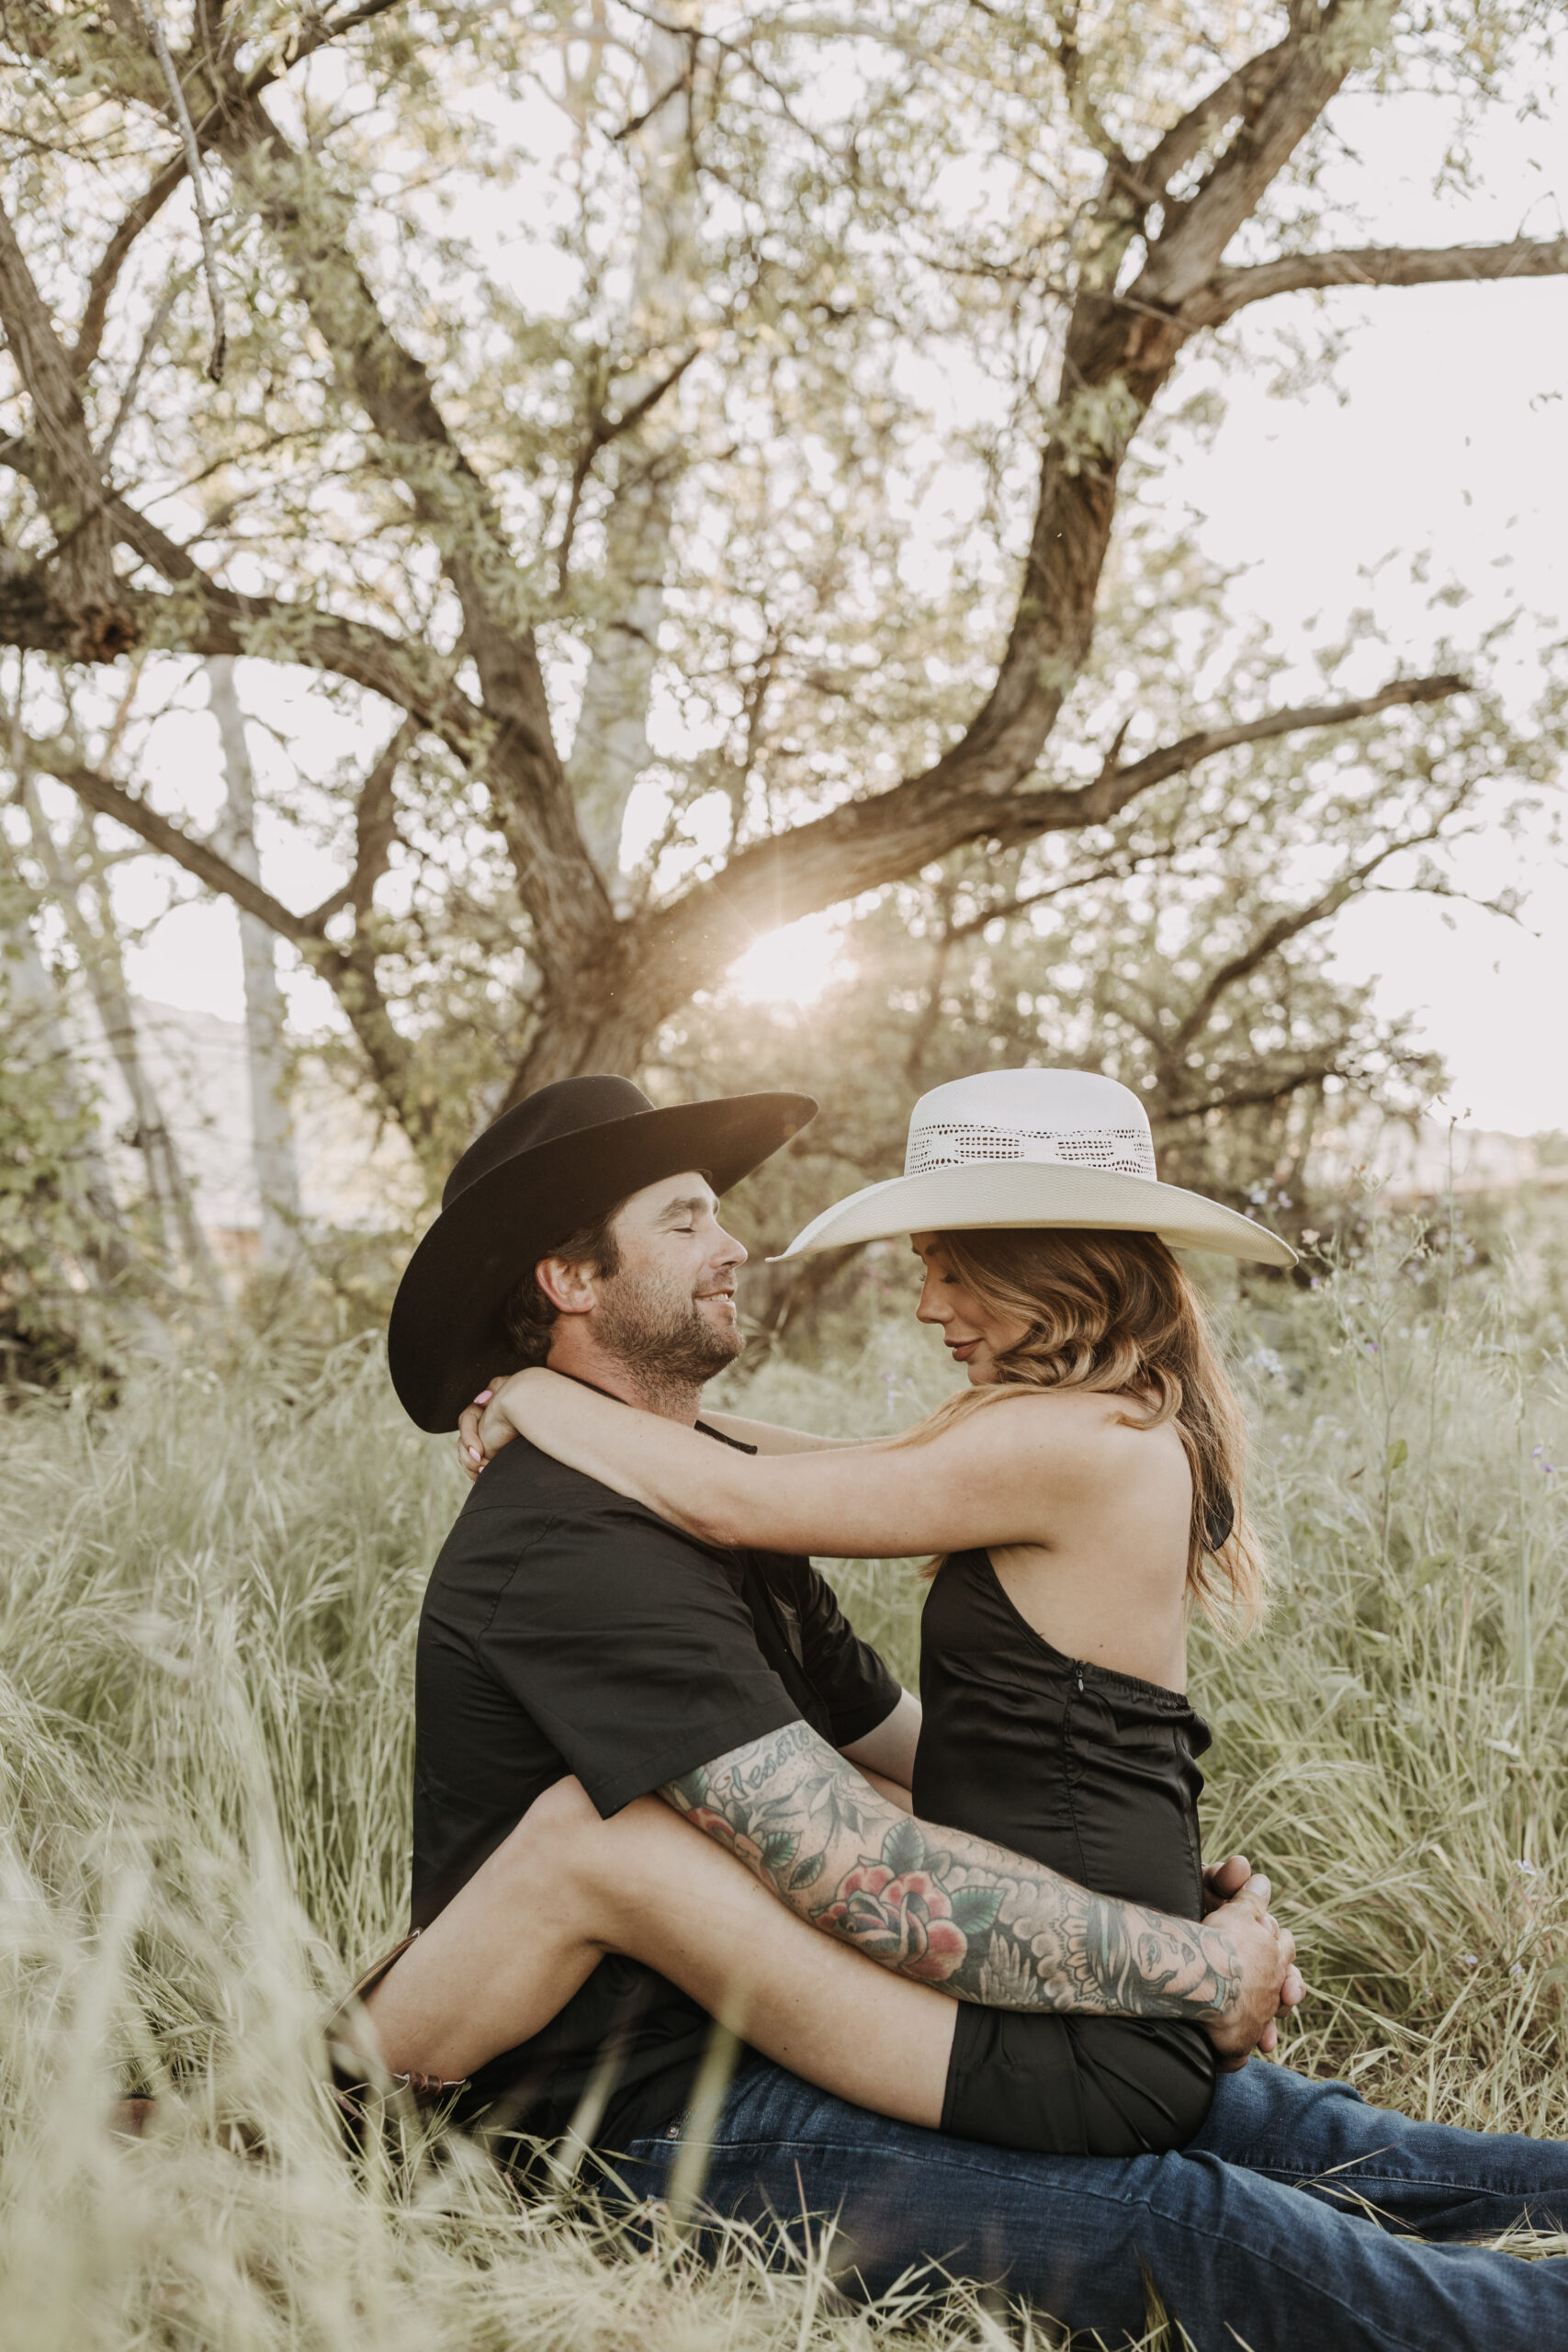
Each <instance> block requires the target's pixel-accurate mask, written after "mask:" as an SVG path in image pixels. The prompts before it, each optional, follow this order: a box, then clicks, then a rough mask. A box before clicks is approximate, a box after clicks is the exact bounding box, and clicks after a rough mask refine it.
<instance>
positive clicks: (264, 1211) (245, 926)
mask: <svg viewBox="0 0 1568 2352" xmlns="http://www.w3.org/2000/svg"><path fill="white" fill-rule="evenodd" d="M207 691H208V700H209V707H210V708H211V711H212V715H213V717H214V718H216V719H217V721H218V733H219V737H220V741H221V742H222V746H223V775H224V781H225V784H226V786H227V794H226V798H225V801H224V809H223V821H222V824H221V826H220V838H221V843H222V848H223V854H224V855H225V856H226V857H227V858H228V860H229V862H230V864H231V865H236V866H238V867H239V869H240V871H241V873H242V874H247V875H249V876H250V877H251V879H252V881H254V882H259V881H260V879H261V866H260V862H259V860H258V858H257V855H256V826H255V775H254V770H253V769H252V766H251V754H250V747H249V745H248V744H247V742H246V741H245V716H244V713H243V710H242V709H241V707H240V697H239V694H238V691H237V689H236V687H235V684H234V662H233V658H232V656H231V655H230V654H217V655H214V657H213V658H212V659H211V660H210V661H209V662H208V664H207ZM240 948H241V954H242V956H243V960H244V970H245V1048H246V1052H245V1061H246V1068H247V1070H248V1073H249V1079H250V1099H251V1148H252V1154H253V1159H254V1167H255V1177H256V1191H257V1193H259V1194H260V1196H261V1262H262V1264H263V1265H264V1266H285V1265H288V1263H289V1261H291V1260H292V1259H293V1258H294V1257H296V1256H297V1255H298V1252H299V1214H300V1211H299V1161H298V1159H297V1158H296V1156H295V1150H294V1124H293V1120H292V1118H291V1116H290V1114H289V1107H288V1055H287V1050H286V1046H285V1043H284V1026H283V999H282V996H281V994H280V992H279V989H278V985H277V967H276V963H275V962H274V960H273V956H274V940H273V934H272V933H271V932H270V931H269V930H268V929H267V927H266V925H265V923H264V922H257V920H256V918H255V917H254V915H247V914H242V915H241V917H240Z"/></svg>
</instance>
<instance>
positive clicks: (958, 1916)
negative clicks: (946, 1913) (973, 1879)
mask: <svg viewBox="0 0 1568 2352" xmlns="http://www.w3.org/2000/svg"><path fill="white" fill-rule="evenodd" d="M948 1900H949V1901H950V1902H951V1903H952V1905H953V1921H954V1923H955V1925H957V1926H958V1927H960V1928H963V1930H964V1934H965V1935H966V1936H984V1935H987V1934H988V1933H989V1932H990V1930H991V1929H992V1928H994V1927H995V1926H996V1924H997V1913H998V1911H999V1910H1000V1909H1001V1907H1002V1891H1001V1888H1000V1887H999V1886H963V1887H960V1888H959V1890H958V1893H957V1894H953V1895H950V1896H949V1898H948Z"/></svg>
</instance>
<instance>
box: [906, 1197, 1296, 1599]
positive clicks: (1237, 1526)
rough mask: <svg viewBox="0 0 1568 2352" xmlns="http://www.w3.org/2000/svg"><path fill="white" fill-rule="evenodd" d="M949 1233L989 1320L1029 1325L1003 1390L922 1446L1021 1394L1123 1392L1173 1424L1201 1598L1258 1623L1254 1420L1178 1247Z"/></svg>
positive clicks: (953, 1405)
mask: <svg viewBox="0 0 1568 2352" xmlns="http://www.w3.org/2000/svg"><path fill="white" fill-rule="evenodd" d="M936 1238H937V1240H938V1241H939V1242H940V1244H941V1246H942V1250H943V1251H944V1252H945V1254H946V1256H947V1258H948V1259H949V1261H951V1264H952V1267H953V1272H954V1274H955V1275H956V1276H957V1277H958V1280H959V1281H960V1282H961V1283H963V1285H964V1289H965V1290H967V1291H968V1292H969V1294H970V1295H971V1296H972V1297H973V1298H974V1299H976V1302H977V1303H978V1304H979V1305H980V1306H982V1307H984V1308H985V1309H986V1311H987V1314H988V1315H995V1316H997V1317H1007V1319H1008V1320H1010V1321H1012V1322H1021V1323H1024V1324H1026V1325H1027V1327H1028V1328H1027V1329H1026V1331H1025V1333H1024V1336H1023V1338H1022V1339H1021V1340H1019V1341H1018V1343H1017V1344H1016V1346H1014V1347H1011V1348H1010V1349H1008V1351H1007V1352H1006V1353H1005V1354H1002V1355H998V1357H997V1359H996V1363H997V1372H998V1381H997V1383H996V1384H995V1385H989V1386H987V1387H984V1388H972V1389H969V1390H968V1391H967V1392H966V1393H963V1394H960V1395H959V1396H957V1397H948V1398H947V1399H946V1401H945V1402H944V1403H942V1404H941V1405H939V1406H938V1407H937V1408H936V1411H935V1412H934V1413H932V1414H931V1415H930V1416H929V1418H928V1419H926V1420H924V1421H922V1422H921V1423H920V1425H919V1429H918V1430H914V1431H912V1432H911V1433H910V1434H911V1437H912V1438H913V1439H914V1440H915V1441H916V1442H919V1440H920V1439H922V1438H926V1437H934V1436H935V1435H936V1433H937V1431H938V1430H942V1429H946V1428H948V1427H949V1426H950V1425H951V1424H952V1423H953V1422H954V1421H957V1420H962V1419H964V1417H965V1416H966V1415H967V1414H969V1413H973V1412H978V1411H980V1410H982V1409H983V1408H985V1407H986V1406H987V1405H994V1404H997V1403H998V1402H1000V1400H1001V1399H1002V1398H1004V1397H1008V1396H1010V1395H1016V1394H1017V1392H1018V1390H1019V1389H1020V1388H1087V1389H1092V1390H1095V1391H1097V1392H1099V1393H1100V1394H1103V1395H1108V1396H1112V1397H1125V1398H1126V1399H1127V1400H1128V1405H1129V1408H1130V1409H1129V1410H1128V1411H1127V1412H1126V1413H1124V1414H1123V1415H1122V1419H1124V1420H1125V1421H1126V1422H1127V1423H1128V1424H1129V1425H1130V1426H1131V1427H1132V1428H1134V1429H1143V1430H1153V1429H1158V1428H1159V1427H1160V1425H1161V1424H1162V1423H1163V1422H1165V1421H1174V1422H1175V1424H1176V1429H1177V1434H1178V1435H1179V1438H1180V1440H1181V1442H1182V1444H1183V1446H1184V1447H1185V1448H1186V1451H1187V1460H1188V1464H1189V1465H1190V1469H1191V1473H1192V1520H1191V1526H1190V1532H1189V1537H1188V1546H1187V1590H1188V1594H1189V1596H1190V1599H1191V1600H1195V1601H1196V1602H1197V1603H1198V1605H1199V1607H1200V1608H1201V1609H1202V1610H1203V1611H1204V1612H1205V1614H1206V1615H1208V1616H1210V1617H1214V1618H1219V1617H1221V1616H1224V1618H1228V1619H1230V1620H1231V1621H1232V1622H1235V1620H1237V1619H1239V1620H1240V1622H1241V1623H1243V1624H1244V1625H1246V1624H1250V1623H1253V1622H1254V1621H1255V1620H1256V1618H1257V1617H1258V1614H1259V1612H1260V1611H1261V1608H1262V1603H1263V1591H1264V1585H1265V1582H1266V1578H1267V1573H1268V1571H1267V1563H1266V1561H1265V1558H1264V1555H1263V1551H1262V1547H1261V1545H1260V1544H1259V1543H1258V1537H1257V1534H1256V1533H1255V1532H1254V1530H1253V1529H1252V1527H1251V1525H1250V1524H1249V1522H1248V1520H1247V1510H1246V1492H1245V1488H1246V1471H1247V1422H1246V1419H1245V1418H1244V1416H1243V1413H1242V1409H1241V1406H1240V1404H1239V1403H1238V1401H1237V1398H1236V1395H1235V1390H1234V1389H1233V1388H1232V1386H1231V1385H1230V1382H1229V1380H1228V1379H1227V1378H1226V1376H1225V1370H1224V1364H1223V1363H1221V1361H1220V1354H1219V1351H1218V1349H1217V1347H1216V1346H1215V1344H1214V1339H1213V1332H1212V1330H1211V1329H1210V1326H1209V1317H1208V1313H1207V1311H1206V1309H1205V1307H1204V1305H1203V1301H1202V1299H1201V1296H1200V1295H1199V1294H1198V1292H1197V1290H1196V1289H1195V1288H1194V1286H1193V1284H1192V1283H1191V1282H1190V1280H1189V1279H1188V1277H1187V1275H1186V1274H1185V1273H1184V1272H1183V1271H1182V1269H1181V1267H1180V1266H1179V1264H1178V1262H1177V1261H1176V1259H1175V1258H1174V1257H1173V1256H1172V1255H1171V1252H1170V1251H1169V1250H1168V1249H1167V1247H1166V1245H1165V1243H1164V1242H1163V1241H1161V1240H1160V1239H1159V1238H1157V1236H1156V1235H1155V1234H1152V1233H1101V1232H1089V1231H1084V1230H1080V1229H1077V1228H1074V1229H1073V1230H1071V1231H1057V1230H1053V1229H1049V1228H1047V1229H1044V1230H1033V1229H1030V1230H1016V1231H1015V1230H1008V1231H984V1232H977V1233H941V1234H938V1235H937V1237H936ZM933 1572H934V1571H933Z"/></svg>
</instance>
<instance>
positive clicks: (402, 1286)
mask: <svg viewBox="0 0 1568 2352" xmlns="http://www.w3.org/2000/svg"><path fill="white" fill-rule="evenodd" d="M816 1112H817V1105H816V1103H814V1102H813V1101H812V1099H811V1097H810V1095H809V1094H732V1095H728V1096H725V1097H723V1098H721V1099H720V1100H719V1101H718V1102H716V1103H675V1104H674V1105H672V1106H671V1108H670V1109H669V1110H665V1111H656V1110H655V1109H654V1107H653V1105H652V1103H650V1102H649V1099H648V1097H647V1095H646V1094H645V1093H644V1092H643V1091H642V1089H641V1088H640V1087H637V1086H634V1085H633V1084H632V1082H631V1080H630V1079H626V1078H563V1079H560V1080H558V1082H557V1083H556V1084H555V1085H554V1086H544V1087H541V1088H540V1090H539V1091H538V1093H537V1094H530V1095H529V1097H528V1099H527V1101H526V1102H525V1103H518V1104H517V1106H516V1108H515V1109H514V1110H511V1111H506V1112H503V1113H502V1116H501V1117H500V1118H499V1119H497V1121H496V1122H495V1125H493V1126H491V1127H487V1128H486V1129H485V1131H484V1133H483V1135H482V1136H479V1140H478V1142H477V1143H471V1144H470V1145H469V1146H468V1150H467V1151H466V1152H465V1153H464V1154H463V1157H462V1158H461V1159H459V1161H458V1162H457V1166H456V1168H454V1169H453V1170H452V1173H451V1175H450V1176H449V1177H448V1178H447V1179H446V1191H445V1192H444V1193H442V1195H441V1214H440V1216H438V1217H437V1218H436V1220H435V1222H434V1225H433V1226H432V1227H431V1228H430V1230H429V1232H428V1233H427V1234H426V1235H425V1237H424V1238H423V1241H422V1242H421V1243H420V1245H419V1248H418V1249H417V1250H415V1251H414V1253H413V1256H412V1258H411V1259H410V1260H409V1262H408V1266H407V1269H406V1271H405V1272H404V1274H403V1278H402V1281H401V1282H400V1283H399V1285H398V1295H397V1297H396V1298H395V1299H394V1301H393V1302H392V1320H391V1324H390V1327H389V1330H388V1333H387V1353H388V1357H389V1362H390V1365H391V1374H392V1385H393V1387H394V1388H395V1389H396V1390H397V1392H398V1396H399V1398H400V1401H401V1403H402V1405H403V1408H404V1409H405V1411H406V1412H407V1413H408V1414H409V1415H410V1417H411V1418H412V1419H413V1420H415V1421H417V1422H418V1424H419V1426H420V1428H421V1429H422V1430H455V1429H456V1428H457V1416H458V1414H459V1413H460V1412H461V1411H462V1409H463V1408H464V1406H465V1405H467V1404H468V1403H469V1402H470V1400H471V1399H472V1398H473V1397H474V1396H475V1394H476V1393H477V1391H478V1390H479V1389H480V1388H481V1387H482V1386H483V1385H484V1384H485V1382H486V1381H487V1380H488V1379H489V1378H490V1377H491V1374H492V1373H502V1372H507V1371H513V1370H515V1369H516V1362H517V1350H516V1346H515V1344H514V1342H513V1340H511V1339H510V1338H509V1337H508V1336H507V1331H506V1327H505V1325H504V1324H503V1322H502V1307H503V1306H504V1305H505V1302H506V1299H507V1297H508V1296H509V1295H510V1294H511V1292H512V1290H513V1287H514V1286H515V1284H516V1283H517V1282H518V1281H519V1280H520V1278H521V1277H522V1275H523V1274H525V1272H527V1270H528V1268H529V1267H530V1266H534V1265H536V1264H537V1263H538V1261H539V1260H540V1259H541V1258H547V1257H548V1256H549V1254H550V1252H551V1251H552V1250H554V1249H556V1248H557V1247H558V1244H559V1243H560V1242H562V1241H564V1240H565V1239H566V1237H567V1235H568V1234H569V1233H575V1232H576V1231H577V1229H578V1227H580V1226H584V1225H589V1224H592V1221H593V1219H594V1218H595V1217H600V1216H604V1213H605V1211H606V1210H607V1209H611V1208H614V1207H615V1203H616V1202H617V1201H624V1200H626V1198H627V1196H628V1195H629V1194H630V1193H640V1192H641V1191H642V1189H643V1187H644V1185H645V1184H656V1183H658V1182H659V1180H660V1177H663V1176H678V1175H680V1173H681V1171H682V1169H686V1168H695V1169H701V1170H702V1171H703V1173H704V1174H705V1176H706V1178H707V1180H708V1182H709V1183H710V1184H711V1185H712V1186H713V1188H714V1191H715V1192H716V1193H726V1192H728V1190H729V1188H730V1186H731V1185H732V1184H739V1182H740V1179H741V1178H742V1177H743V1176H749V1175H750V1173H751V1170H753V1168H760V1167H761V1163H762V1161H763V1160H764V1159H767V1158H768V1157H769V1155H770V1154H771V1153H773V1152H775V1151H777V1149H778V1148H779V1146H780V1145H781V1144H784V1143H787V1142H788V1141H789V1138H790V1137H791V1136H793V1135H797V1134H798V1133H799V1131H800V1129H801V1128H802V1127H803V1126H805V1125H806V1123H807V1120H808V1119H811V1118H813V1117H815V1115H816Z"/></svg>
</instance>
